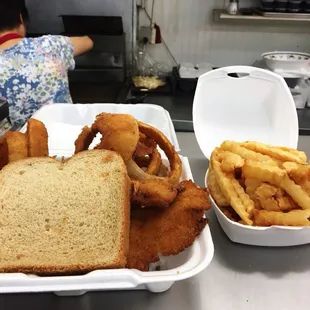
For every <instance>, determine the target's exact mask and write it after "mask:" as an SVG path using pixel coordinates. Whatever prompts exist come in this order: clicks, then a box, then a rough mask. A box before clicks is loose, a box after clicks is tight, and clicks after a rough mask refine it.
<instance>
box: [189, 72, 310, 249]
mask: <svg viewBox="0 0 310 310" xmlns="http://www.w3.org/2000/svg"><path fill="white" fill-rule="evenodd" d="M231 73H239V74H241V75H242V76H243V77H241V78H233V77H230V76H229V74H231ZM193 122H194V130H195V135H196V138H197V141H198V144H199V146H200V148H201V150H202V152H203V153H204V155H205V156H206V157H207V158H208V159H210V156H211V153H212V151H213V149H214V148H215V147H217V146H220V145H221V143H222V142H223V141H224V140H234V141H247V140H253V141H260V142H263V143H266V144H271V145H282V146H287V147H291V148H297V143H298V118H297V112H296V108H295V104H294V100H293V97H292V95H291V92H290V90H289V88H288V86H287V85H286V83H285V81H284V79H283V78H282V77H280V76H279V75H277V74H275V73H272V72H270V71H267V70H264V69H258V68H254V67H246V66H235V67H226V68H220V69H217V70H214V71H212V72H209V73H207V74H205V75H203V76H201V77H200V78H199V80H198V85H197V89H196V93H195V98H194V105H193ZM206 176H207V174H206ZM211 201H212V204H213V206H214V210H215V214H216V216H217V219H218V221H219V223H220V225H221V227H222V228H223V230H224V232H225V233H226V234H227V236H228V237H229V238H230V239H231V240H232V241H234V242H237V243H243V244H249V245H259V246H293V245H300V244H305V243H310V230H309V228H308V227H284V226H283V227H279V226H271V227H250V226H246V225H242V224H239V223H235V222H233V221H231V220H230V219H228V218H227V217H226V216H225V215H224V214H223V213H222V211H221V210H220V209H219V207H218V206H217V205H216V204H215V202H214V201H213V199H211Z"/></svg>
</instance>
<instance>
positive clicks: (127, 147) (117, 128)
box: [91, 113, 139, 162]
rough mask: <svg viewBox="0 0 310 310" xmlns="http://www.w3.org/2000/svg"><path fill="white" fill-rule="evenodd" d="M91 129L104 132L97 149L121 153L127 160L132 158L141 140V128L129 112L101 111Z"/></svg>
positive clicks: (95, 131) (95, 132)
mask: <svg viewBox="0 0 310 310" xmlns="http://www.w3.org/2000/svg"><path fill="white" fill-rule="evenodd" d="M91 130H92V132H93V133H94V134H97V133H98V132H100V133H101V134H102V138H101V142H100V143H99V145H97V146H96V148H97V149H105V150H111V151H115V152H117V153H119V154H120V155H121V156H122V158H123V160H124V161H125V162H128V160H129V159H132V156H133V153H134V151H135V149H136V147H137V144H138V141H139V128H138V123H137V121H136V119H135V118H134V117H133V116H131V115H129V114H112V113H101V114H99V115H98V116H97V117H96V120H95V122H94V123H93V125H92V127H91Z"/></svg>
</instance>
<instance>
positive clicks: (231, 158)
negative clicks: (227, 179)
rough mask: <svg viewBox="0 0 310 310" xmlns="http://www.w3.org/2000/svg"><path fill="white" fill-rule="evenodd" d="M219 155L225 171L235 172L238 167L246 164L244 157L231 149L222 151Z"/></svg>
mask: <svg viewBox="0 0 310 310" xmlns="http://www.w3.org/2000/svg"><path fill="white" fill-rule="evenodd" d="M219 156H220V160H221V168H222V171H223V172H227V173H229V172H234V171H235V169H236V168H242V166H243V165H244V159H243V158H242V157H241V156H240V155H238V154H234V153H232V152H229V151H222V152H220V154H219Z"/></svg>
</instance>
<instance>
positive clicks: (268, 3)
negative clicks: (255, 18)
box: [261, 0, 274, 12]
mask: <svg viewBox="0 0 310 310" xmlns="http://www.w3.org/2000/svg"><path fill="white" fill-rule="evenodd" d="M261 6H262V9H263V10H264V11H268V12H270V11H273V10H274V0H261Z"/></svg>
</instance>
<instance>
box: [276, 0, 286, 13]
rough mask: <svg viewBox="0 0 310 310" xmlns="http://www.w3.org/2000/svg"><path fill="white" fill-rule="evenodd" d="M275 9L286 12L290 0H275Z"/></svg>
mask: <svg viewBox="0 0 310 310" xmlns="http://www.w3.org/2000/svg"><path fill="white" fill-rule="evenodd" d="M274 3H275V7H274V10H275V11H276V12H286V8H287V4H288V0H275V2H274Z"/></svg>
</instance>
